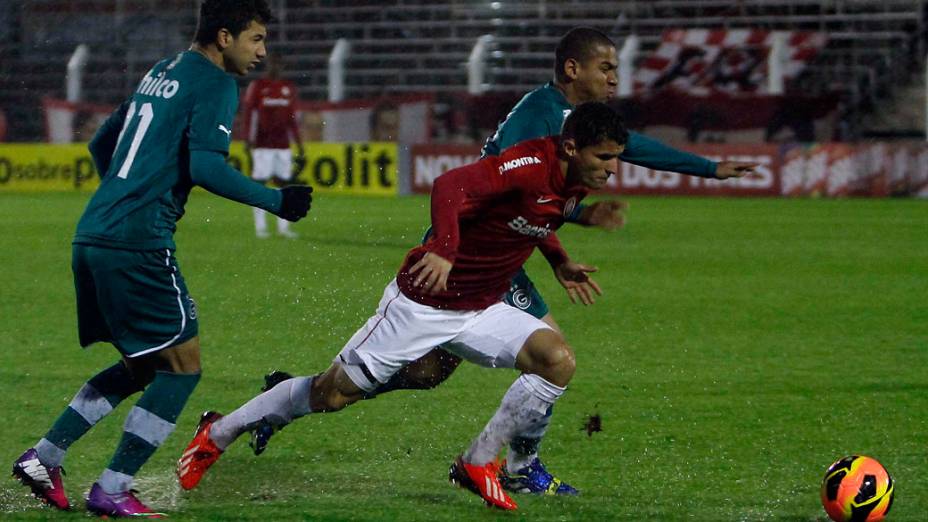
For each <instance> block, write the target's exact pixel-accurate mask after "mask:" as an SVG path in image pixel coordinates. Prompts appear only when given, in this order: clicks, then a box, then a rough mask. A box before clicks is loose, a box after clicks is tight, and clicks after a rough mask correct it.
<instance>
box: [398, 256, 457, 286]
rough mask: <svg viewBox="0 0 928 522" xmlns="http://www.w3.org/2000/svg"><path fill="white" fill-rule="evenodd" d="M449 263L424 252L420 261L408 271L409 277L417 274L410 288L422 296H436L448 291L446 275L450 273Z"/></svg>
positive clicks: (450, 265)
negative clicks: (415, 289) (412, 287)
mask: <svg viewBox="0 0 928 522" xmlns="http://www.w3.org/2000/svg"><path fill="white" fill-rule="evenodd" d="M452 266H453V265H452V264H451V261H448V260H447V259H445V258H443V257H441V256H439V255H436V254H433V253H431V252H426V253H425V255H424V256H422V259H420V260H419V261H418V262H416V264H414V265H412V267H410V269H409V275H414V274H415V273H416V272H418V273H419V275H418V276H416V279H415V281H413V283H412V286H414V287H416V288H418V289H419V293H422V294H431V295H434V294H437V293H438V292H443V291H445V290H447V289H448V274H450V273H451V267H452Z"/></svg>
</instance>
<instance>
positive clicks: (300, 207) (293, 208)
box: [279, 185, 313, 221]
mask: <svg viewBox="0 0 928 522" xmlns="http://www.w3.org/2000/svg"><path fill="white" fill-rule="evenodd" d="M280 193H281V195H282V196H283V201H282V202H281V204H280V214H279V216H280V217H282V218H284V219H286V220H287V221H299V220H301V219H303V218H304V217H306V214H307V213H308V212H309V208H310V207H311V206H312V204H313V188H312V187H310V186H309V185H289V186H286V187H284V188H282V189H280Z"/></svg>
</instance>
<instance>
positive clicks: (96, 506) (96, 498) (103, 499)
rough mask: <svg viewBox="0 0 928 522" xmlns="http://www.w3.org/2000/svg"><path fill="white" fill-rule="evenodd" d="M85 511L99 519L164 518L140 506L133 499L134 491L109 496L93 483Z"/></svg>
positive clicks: (138, 502) (137, 501)
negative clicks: (98, 516) (99, 517)
mask: <svg viewBox="0 0 928 522" xmlns="http://www.w3.org/2000/svg"><path fill="white" fill-rule="evenodd" d="M87 511H90V512H91V513H94V514H96V515H100V516H101V517H107V516H109V517H146V518H164V517H165V516H166V515H165V514H164V513H156V512H154V511H152V510H151V509H149V507H148V506H146V505H145V504H142V501H140V500H139V499H138V498H136V497H135V492H134V491H126V492H124V493H115V494H113V495H110V494H109V493H107V492H105V491H103V488H101V487H100V484H98V483H96V482H94V484H93V487H91V488H90V493H88V494H87Z"/></svg>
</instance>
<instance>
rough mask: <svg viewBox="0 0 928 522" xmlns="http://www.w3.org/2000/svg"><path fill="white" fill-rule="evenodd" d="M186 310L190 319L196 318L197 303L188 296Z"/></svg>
mask: <svg viewBox="0 0 928 522" xmlns="http://www.w3.org/2000/svg"><path fill="white" fill-rule="evenodd" d="M187 310H188V314H189V315H190V319H196V318H197V302H196V301H194V300H193V298H192V297H190V296H189V295H188V296H187Z"/></svg>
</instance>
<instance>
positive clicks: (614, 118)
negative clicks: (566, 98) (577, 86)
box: [561, 102, 628, 149]
mask: <svg viewBox="0 0 928 522" xmlns="http://www.w3.org/2000/svg"><path fill="white" fill-rule="evenodd" d="M561 136H563V137H564V138H572V139H573V140H574V142H575V143H576V145H577V148H578V149H582V148H584V147H588V146H590V145H596V144H598V143H602V142H604V141H606V140H612V141H614V142H616V143H617V144H619V145H625V143H626V142H627V141H628V130H627V129H626V128H625V121H624V120H623V119H622V117H621V116H619V113H618V112H616V110H615V109H613V108H612V107H610V106H608V105H606V104H605V103H601V102H589V103H583V104H581V105H578V106H577V108H576V109H574V110H573V112H571V113H570V115H569V116H567V119H566V120H564V127H563V129H561Z"/></svg>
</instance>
